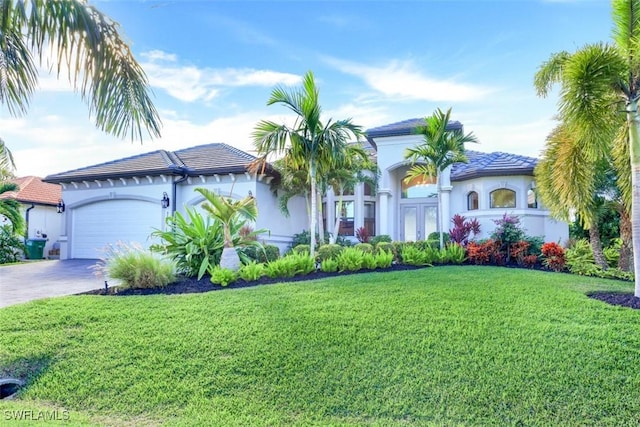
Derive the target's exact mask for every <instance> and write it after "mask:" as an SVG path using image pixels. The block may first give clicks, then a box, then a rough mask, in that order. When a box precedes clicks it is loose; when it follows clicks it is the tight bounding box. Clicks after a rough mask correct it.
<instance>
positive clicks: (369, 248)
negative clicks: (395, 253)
mask: <svg viewBox="0 0 640 427" xmlns="http://www.w3.org/2000/svg"><path fill="white" fill-rule="evenodd" d="M353 247H354V248H356V249H360V250H361V251H362V252H365V253H369V254H370V253H373V245H372V244H371V243H356V244H355V245H353Z"/></svg>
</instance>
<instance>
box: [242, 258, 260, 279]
mask: <svg viewBox="0 0 640 427" xmlns="http://www.w3.org/2000/svg"><path fill="white" fill-rule="evenodd" d="M264 275H265V265H264V264H263V263H258V262H255V261H250V262H249V263H247V264H244V265H243V266H242V267H240V270H238V277H240V278H241V279H242V280H244V281H246V282H252V281H254V280H258V279H259V278H261V277H262V276H264Z"/></svg>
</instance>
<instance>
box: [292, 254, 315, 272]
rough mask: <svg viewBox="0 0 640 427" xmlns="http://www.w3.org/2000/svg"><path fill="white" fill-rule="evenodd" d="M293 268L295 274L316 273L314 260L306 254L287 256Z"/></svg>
mask: <svg viewBox="0 0 640 427" xmlns="http://www.w3.org/2000/svg"><path fill="white" fill-rule="evenodd" d="M287 258H290V260H291V262H293V264H294V266H295V274H302V275H307V274H310V273H313V272H314V271H316V260H315V259H313V258H311V255H309V254H308V253H298V254H291V255H288V256H287Z"/></svg>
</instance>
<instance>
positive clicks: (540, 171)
mask: <svg viewBox="0 0 640 427" xmlns="http://www.w3.org/2000/svg"><path fill="white" fill-rule="evenodd" d="M613 174H614V172H613V170H612V168H611V164H610V162H608V161H606V160H605V159H593V158H591V157H590V156H589V155H588V153H587V152H586V150H584V148H583V144H581V143H580V142H579V141H576V140H575V139H574V138H573V134H572V133H571V132H570V130H569V129H568V128H567V126H566V125H564V124H562V123H561V124H560V125H558V126H557V127H556V128H555V129H554V130H553V132H552V133H551V134H550V135H549V137H548V138H547V142H546V148H545V151H544V153H543V155H542V159H541V160H540V162H539V163H538V165H537V166H536V169H535V177H536V190H537V192H538V194H539V195H540V197H541V198H542V201H543V202H544V204H545V206H546V207H547V208H548V209H549V211H551V213H552V215H553V216H555V217H556V218H559V219H562V220H564V221H570V220H571V218H572V217H573V215H574V214H577V215H578V217H579V218H580V223H581V224H582V226H583V227H584V228H585V229H588V230H589V241H590V243H591V249H592V251H593V256H594V258H595V261H596V264H598V265H599V266H600V267H602V268H605V269H606V268H607V261H606V259H605V257H604V253H603V251H602V242H601V239H600V231H599V229H598V220H599V216H600V215H601V212H602V208H603V206H604V204H605V202H606V200H605V199H606V197H608V196H609V194H610V193H612V190H614V188H613V187H615V177H614V176H612V175H613Z"/></svg>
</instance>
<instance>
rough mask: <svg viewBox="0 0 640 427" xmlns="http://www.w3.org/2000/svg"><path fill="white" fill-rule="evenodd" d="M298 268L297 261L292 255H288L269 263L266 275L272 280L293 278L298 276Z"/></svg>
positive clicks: (266, 267)
mask: <svg viewBox="0 0 640 427" xmlns="http://www.w3.org/2000/svg"><path fill="white" fill-rule="evenodd" d="M296 268H297V265H296V260H295V259H293V258H292V257H291V255H287V256H283V257H282V258H278V259H277V260H275V261H271V262H270V263H268V264H267V265H266V266H265V273H266V275H267V276H269V277H271V278H272V279H277V278H280V277H284V278H286V277H293V276H295V275H296Z"/></svg>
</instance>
